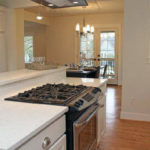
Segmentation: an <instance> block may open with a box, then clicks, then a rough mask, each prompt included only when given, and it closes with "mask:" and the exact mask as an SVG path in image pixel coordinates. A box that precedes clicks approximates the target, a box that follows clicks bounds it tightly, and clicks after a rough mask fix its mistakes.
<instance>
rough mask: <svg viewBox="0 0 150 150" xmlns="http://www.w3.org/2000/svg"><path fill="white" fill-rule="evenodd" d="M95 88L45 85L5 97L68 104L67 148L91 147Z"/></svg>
mask: <svg viewBox="0 0 150 150" xmlns="http://www.w3.org/2000/svg"><path fill="white" fill-rule="evenodd" d="M100 95H103V93H102V92H101V90H100V89H99V88H94V87H86V86H83V85H78V86H74V85H68V84H46V85H43V86H41V87H37V88H33V89H31V90H29V91H25V92H23V93H19V94H18V95H16V96H13V97H9V98H6V99H5V100H9V101H17V102H27V103H39V104H52V105H62V106H68V107H69V111H68V112H67V114H66V126H67V127H66V129H67V131H66V134H67V150H94V149H95V148H96V144H97V110H98V109H99V108H100V107H101V106H99V105H98V103H97V99H98V98H99V96H100Z"/></svg>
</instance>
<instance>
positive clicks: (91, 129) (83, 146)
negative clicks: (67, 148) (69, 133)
mask: <svg viewBox="0 0 150 150" xmlns="http://www.w3.org/2000/svg"><path fill="white" fill-rule="evenodd" d="M95 139H96V116H94V117H93V118H92V119H91V120H90V121H89V122H88V124H86V125H85V127H84V128H83V129H82V131H81V132H80V134H79V150H89V149H91V147H92V146H93V144H94V141H95Z"/></svg>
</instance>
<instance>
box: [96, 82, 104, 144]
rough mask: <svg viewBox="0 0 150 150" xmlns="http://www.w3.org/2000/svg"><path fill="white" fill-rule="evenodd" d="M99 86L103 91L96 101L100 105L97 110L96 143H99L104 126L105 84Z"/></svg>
mask: <svg viewBox="0 0 150 150" xmlns="http://www.w3.org/2000/svg"><path fill="white" fill-rule="evenodd" d="M100 88H101V90H102V92H103V93H104V96H103V97H100V98H99V101H98V103H99V104H100V105H101V108H100V109H99V110H98V144H99V143H100V140H101V138H102V137H103V135H104V132H105V128H106V96H105V92H106V85H103V86H102V87H100Z"/></svg>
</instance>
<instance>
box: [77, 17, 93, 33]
mask: <svg viewBox="0 0 150 150" xmlns="http://www.w3.org/2000/svg"><path fill="white" fill-rule="evenodd" d="M80 26H82V30H80ZM75 29H76V32H77V33H80V34H85V35H86V34H87V33H94V30H95V28H94V26H93V25H91V26H90V25H89V24H86V23H85V18H83V24H82V25H80V24H79V23H77V24H76V28H75Z"/></svg>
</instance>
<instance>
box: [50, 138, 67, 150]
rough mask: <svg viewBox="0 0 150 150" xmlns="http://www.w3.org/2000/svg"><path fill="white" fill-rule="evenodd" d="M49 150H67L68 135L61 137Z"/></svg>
mask: <svg viewBox="0 0 150 150" xmlns="http://www.w3.org/2000/svg"><path fill="white" fill-rule="evenodd" d="M49 150H66V135H64V136H63V137H61V138H60V139H59V140H58V141H57V142H56V143H55V144H54V145H53V146H52V147H51V148H50V149H49Z"/></svg>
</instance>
